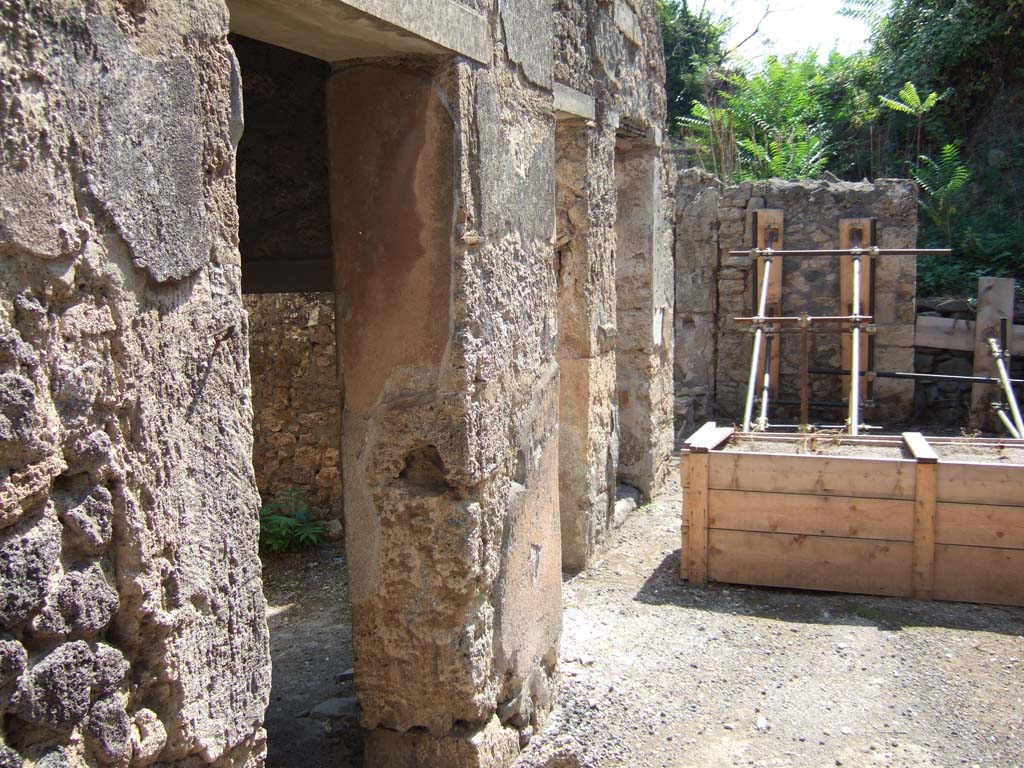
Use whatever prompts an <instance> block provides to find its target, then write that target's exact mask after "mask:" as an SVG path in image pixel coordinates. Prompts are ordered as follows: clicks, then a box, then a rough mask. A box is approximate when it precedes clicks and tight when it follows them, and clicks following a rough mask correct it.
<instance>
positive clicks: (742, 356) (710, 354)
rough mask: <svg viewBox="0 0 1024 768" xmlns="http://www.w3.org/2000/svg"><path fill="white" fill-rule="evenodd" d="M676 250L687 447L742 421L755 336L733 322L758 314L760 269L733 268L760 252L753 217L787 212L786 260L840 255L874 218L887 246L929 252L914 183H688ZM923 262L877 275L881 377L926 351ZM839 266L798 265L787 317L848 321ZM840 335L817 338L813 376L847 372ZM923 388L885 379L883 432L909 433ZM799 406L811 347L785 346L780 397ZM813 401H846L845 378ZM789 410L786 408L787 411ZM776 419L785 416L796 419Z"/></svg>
mask: <svg viewBox="0 0 1024 768" xmlns="http://www.w3.org/2000/svg"><path fill="white" fill-rule="evenodd" d="M677 201H678V203H677V206H678V207H677V213H678V222H677V240H676V358H675V359H676V363H675V396H676V405H675V415H676V428H677V431H678V433H680V434H682V435H683V436H685V434H689V432H690V431H692V429H693V428H694V427H695V426H699V424H700V423H702V422H703V421H705V420H708V419H712V418H719V419H733V420H737V419H740V418H742V411H743V403H744V398H745V394H746V384H747V373H748V370H749V367H750V351H751V344H752V337H751V335H750V334H749V333H748V332H746V331H744V330H743V329H742V328H741V327H740V326H738V325H737V324H735V323H734V322H733V321H732V318H734V317H740V316H749V315H752V314H754V312H755V311H756V310H755V308H754V307H753V289H752V285H751V280H752V264H753V262H752V260H751V259H750V257H749V256H747V255H743V256H730V255H729V251H730V250H741V249H749V248H750V246H751V242H752V232H751V219H752V216H751V214H752V212H753V211H754V210H756V209H760V208H780V209H782V210H783V213H784V217H785V218H784V231H783V239H784V247H785V248H786V249H798V248H803V249H828V248H838V247H839V232H838V227H839V219H840V218H856V217H874V218H875V219H876V220H877V244H878V245H879V246H881V247H885V248H912V247H914V246H915V245H916V241H917V208H916V206H917V199H916V191H915V188H914V185H913V183H912V182H910V181H902V180H892V179H879V180H877V181H876V182H875V183H873V184H871V183H868V182H860V183H848V182H828V181H815V182H782V181H778V180H772V181H767V182H756V183H753V184H751V183H744V184H740V185H737V186H731V187H725V188H722V187H721V186H720V185H719V184H718V183H717V182H716V181H715V180H714V179H712V178H711V177H709V176H707V175H706V174H703V173H701V172H699V171H687V172H685V173H683V174H681V175H680V180H679V188H678V197H677ZM915 277H916V268H915V261H914V257H913V256H899V257H880V258H879V259H878V260H877V266H876V305H875V313H874V317H875V324H876V325H877V326H878V333H877V335H876V348H875V365H876V367H877V368H878V369H879V370H901V371H903V370H911V367H912V365H913V358H914V350H913V341H914V296H915ZM839 303H840V302H839V264H838V259H833V258H829V257H815V258H802V259H799V260H797V259H796V258H790V259H786V260H785V261H784V266H783V301H782V311H783V314H788V315H794V314H799V313H801V312H805V311H806V312H808V313H810V314H817V315H834V314H845V312H843V311H841V310H840V307H839ZM839 341H840V339H839V335H838V334H816V335H815V336H812V349H811V365H812V367H822V368H839V367H841V365H840V364H841V360H840V353H839V349H840V346H839ZM913 391H914V387H913V384H912V383H910V382H905V381H896V380H891V379H880V380H877V381H876V382H875V384H874V400H875V402H876V404H877V405H876V407H875V408H872V409H869V410H867V411H866V414H865V416H866V419H867V420H868V421H874V422H875V423H879V422H881V423H885V422H891V421H905V420H907V419H909V418H910V416H911V415H912V400H913ZM798 396H799V340H798V338H797V337H796V336H793V337H789V338H786V339H785V340H784V341H783V343H782V352H781V372H780V382H779V397H780V398H788V399H795V398H797V397H798ZM811 399H812V400H824V401H829V402H835V401H838V400H841V399H844V393H843V391H842V389H841V382H840V380H839V379H838V378H836V377H821V376H819V377H812V383H811ZM781 408H782V406H779V409H781ZM779 409H775V410H774V412H776V413H785V412H784V411H781V410H779ZM811 418H812V420H814V421H816V422H818V423H821V422H822V421H825V422H831V423H842V422H843V420H844V419H845V412H843V411H840V410H838V409H832V410H829V411H819V412H817V413H813V412H812V415H811Z"/></svg>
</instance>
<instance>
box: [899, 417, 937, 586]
mask: <svg viewBox="0 0 1024 768" xmlns="http://www.w3.org/2000/svg"><path fill="white" fill-rule="evenodd" d="M903 440H904V442H906V444H907V448H909V449H910V452H911V453H912V454H913V455H914V458H915V459H916V460H917V466H916V467H915V469H916V476H915V482H914V545H913V557H912V561H913V564H912V566H911V567H912V571H911V594H912V595H913V596H914V597H916V598H917V599H919V600H931V599H932V592H933V591H934V587H935V508H936V503H935V502H936V498H937V493H936V491H937V487H938V486H937V471H938V467H939V464H938V461H939V457H938V455H937V454H936V453H935V451H934V450H932V447H931V446H930V445H928V441H927V440H925V438H924V435H922V434H921V433H920V432H904V433H903Z"/></svg>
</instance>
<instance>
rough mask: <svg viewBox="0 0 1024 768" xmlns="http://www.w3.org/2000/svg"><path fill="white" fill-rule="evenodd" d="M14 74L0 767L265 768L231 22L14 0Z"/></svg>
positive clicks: (1, 243) (2, 20)
mask: <svg viewBox="0 0 1024 768" xmlns="http://www.w3.org/2000/svg"><path fill="white" fill-rule="evenodd" d="M0 62H2V69H3V72H4V75H3V78H2V80H0V104H3V111H2V112H0V121H2V125H3V130H4V136H5V140H4V142H3V145H2V149H0V153H2V155H0V169H2V170H0V201H2V202H0V253H2V257H3V259H2V263H0V282H2V284H3V286H4V290H3V293H2V296H0V339H2V343H0V414H2V415H0V456H2V461H0V712H2V715H3V716H2V718H0V723H2V726H0V727H2V729H3V730H2V732H0V737H2V742H3V743H2V744H0V763H2V764H3V765H21V759H22V758H28V759H30V760H40V762H38V763H36V764H38V765H44V764H45V765H72V764H73V765H89V766H95V765H119V766H126V765H129V764H130V765H131V766H147V765H151V764H154V763H156V762H158V761H159V762H161V763H163V764H174V765H195V764H200V763H202V764H210V765H218V766H228V765H231V766H256V765H258V764H260V763H261V755H262V753H263V751H264V746H263V732H262V729H261V727H260V723H261V721H262V718H263V711H264V709H265V707H266V704H267V700H268V694H269V688H270V674H269V672H270V667H269V657H268V642H267V630H266V623H265V604H264V599H263V595H262V592H261V589H260V566H259V560H258V557H257V552H256V541H257V521H256V511H257V507H258V495H257V491H256V485H255V483H254V479H253V473H252V467H251V463H250V453H251V448H252V437H251V436H252V432H251V417H252V408H251V402H250V397H249V376H248V359H247V342H248V328H247V324H246V317H245V313H244V312H243V311H242V302H241V295H240V271H239V256H238V251H237V241H236V235H235V233H236V229H237V220H236V210H235V203H234V176H233V167H234V155H235V152H234V148H235V144H236V142H237V140H238V137H239V135H240V133H241V128H242V126H241V111H240V101H241V100H240V93H239V81H238V70H237V67H236V66H235V65H234V57H233V54H232V51H231V48H230V47H229V46H228V44H227V14H226V12H225V9H224V6H223V4H222V3H220V2H196V3H192V4H190V6H189V12H188V13H187V14H186V13H182V12H181V7H180V4H178V3H170V2H152V3H146V4H124V3H119V2H112V1H110V2H108V1H107V0H98V2H94V3H90V4H88V10H84V9H83V6H81V5H79V4H68V3H58V2H49V1H47V0H37V1H36V2H20V1H18V0H15V2H13V3H7V4H5V6H4V12H3V14H2V16H0Z"/></svg>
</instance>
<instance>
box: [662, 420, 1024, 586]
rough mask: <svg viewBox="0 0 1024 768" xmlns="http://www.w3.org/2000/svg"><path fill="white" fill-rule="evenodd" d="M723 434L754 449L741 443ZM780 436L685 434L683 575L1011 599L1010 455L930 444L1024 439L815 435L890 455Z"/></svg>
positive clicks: (1021, 581)
mask: <svg viewBox="0 0 1024 768" xmlns="http://www.w3.org/2000/svg"><path fill="white" fill-rule="evenodd" d="M737 438H742V439H743V440H744V441H751V440H752V441H756V442H757V443H760V445H759V446H758V448H759V450H758V451H756V452H752V451H751V452H745V451H743V450H742V449H741V448H738V447H736V445H735V444H734V443H735V441H736V440H737ZM794 439H798V438H796V437H792V436H780V435H763V434H758V433H748V434H743V435H737V434H736V433H735V432H734V430H733V429H732V428H728V427H718V426H717V425H716V424H715V423H714V422H709V423H708V424H705V425H704V426H703V427H701V429H700V430H698V431H697V432H696V433H695V434H694V435H693V436H691V437H690V439H689V440H687V442H686V444H685V445H684V452H683V457H682V462H681V470H682V476H683V530H682V556H681V576H682V577H683V578H686V579H689V581H690V582H691V583H693V584H697V585H699V584H704V583H706V582H708V581H721V582H729V583H735V584H757V585H762V586H774V587H790V588H798V589H820V590H828V591H839V592H857V593H864V594H872V595H893V596H904V597H916V598H920V599H926V600H927V599H936V600H959V601H967V602H979V603H999V604H1004V605H1024V464H1007V463H972V462H964V461H959V460H957V461H953V460H947V459H944V458H941V457H940V456H939V455H938V454H937V453H936V450H935V449H936V448H937V447H940V446H946V445H953V446H957V447H960V448H962V447H965V446H972V445H973V446H977V447H981V448H986V449H988V448H992V447H995V446H1011V447H1014V448H1021V449H1024V441H1022V440H993V439H980V440H972V439H969V438H928V439H926V438H925V437H924V436H922V435H921V434H919V433H916V432H908V433H904V434H903V435H902V436H884V437H880V436H866V437H851V436H845V435H844V436H842V437H839V436H832V435H829V436H827V437H823V438H821V439H827V440H834V441H838V442H839V444H840V445H841V446H843V445H846V446H862V447H863V446H869V445H877V446H889V447H892V448H900V449H902V453H903V455H904V458H864V457H861V456H856V457H855V456H844V455H816V454H796V453H783V452H782V451H783V450H786V448H784V447H783V445H784V444H785V443H786V442H788V443H789V444H790V445H791V444H792V441H793V440H794ZM799 439H811V438H809V437H805V438H799ZM730 443H733V444H732V445H730ZM775 447H778V449H779V450H778V451H772V450H771V449H772V448H775ZM790 450H791V449H790Z"/></svg>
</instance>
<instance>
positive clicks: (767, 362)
mask: <svg viewBox="0 0 1024 768" xmlns="http://www.w3.org/2000/svg"><path fill="white" fill-rule="evenodd" d="M771 381H772V337H771V335H770V334H769V335H768V336H767V337H765V340H764V379H763V384H762V385H761V416H760V418H758V420H757V428H758V429H760V430H761V431H764V430H766V429H767V428H768V390H769V389H770V388H771Z"/></svg>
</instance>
